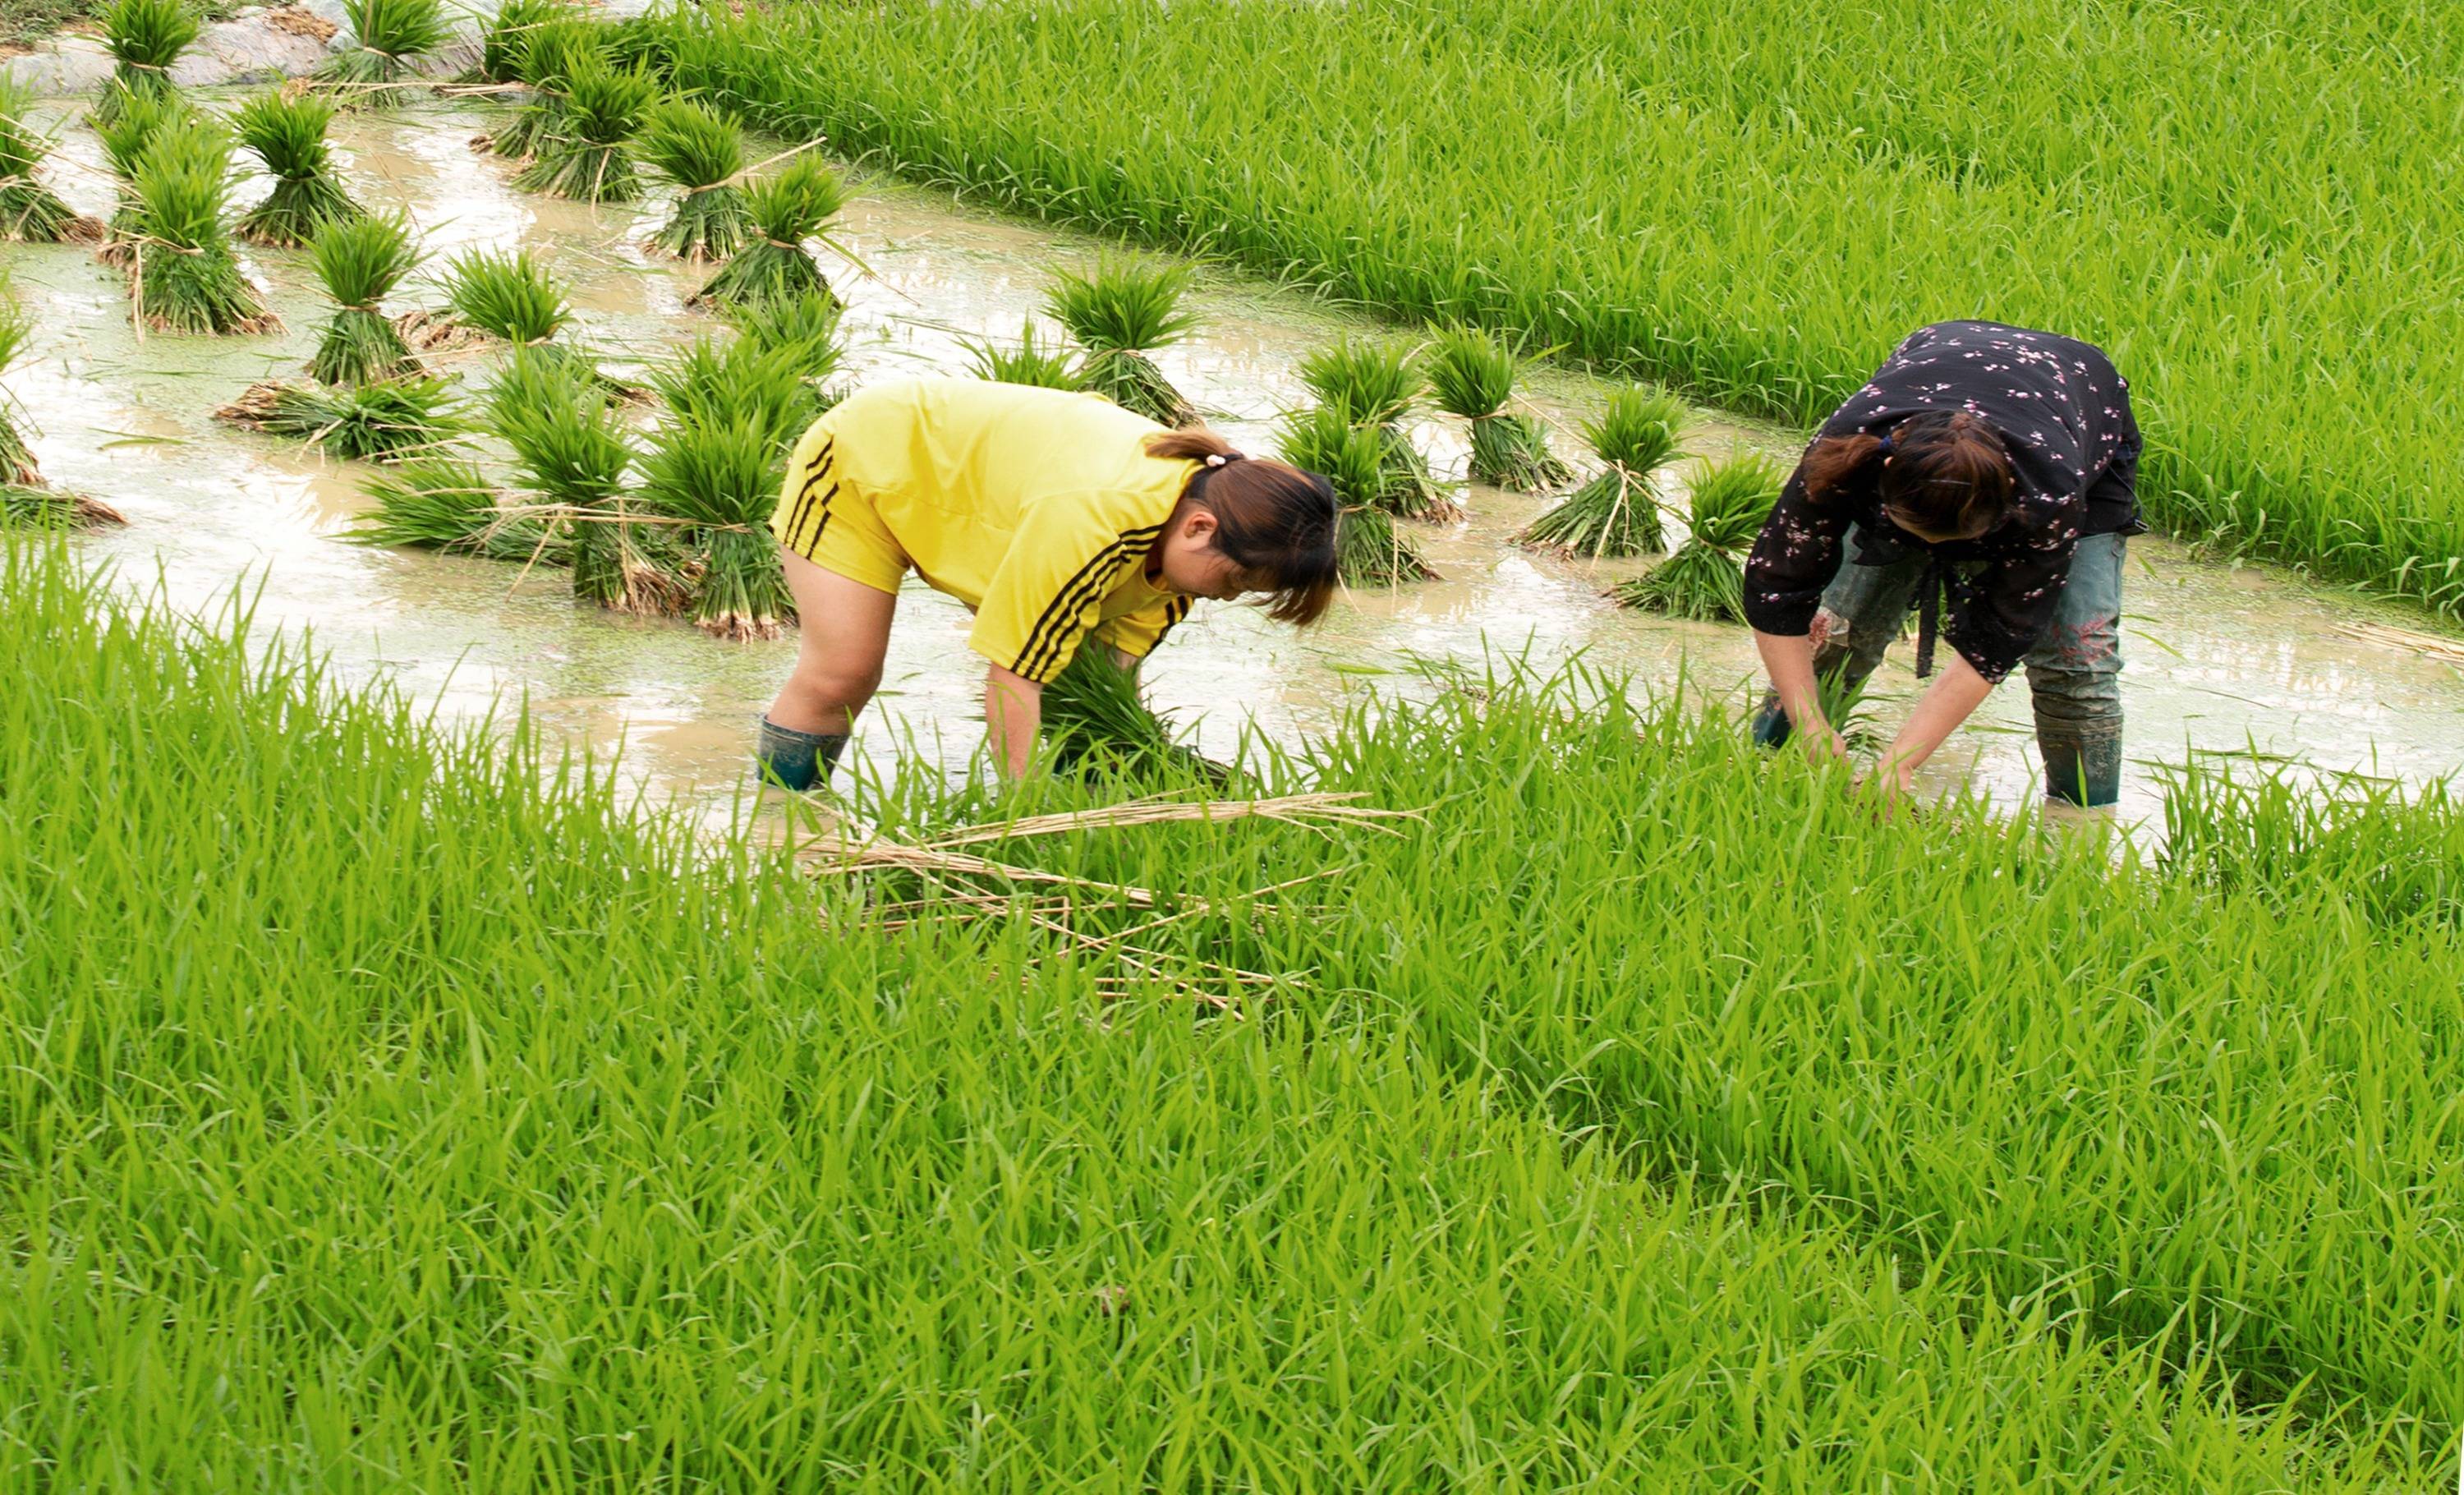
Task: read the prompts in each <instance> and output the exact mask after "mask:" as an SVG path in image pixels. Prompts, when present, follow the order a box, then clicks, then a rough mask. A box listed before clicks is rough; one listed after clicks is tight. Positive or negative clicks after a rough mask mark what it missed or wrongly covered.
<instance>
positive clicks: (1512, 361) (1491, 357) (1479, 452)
mask: <svg viewBox="0 0 2464 1495" xmlns="http://www.w3.org/2000/svg"><path fill="white" fill-rule="evenodd" d="M1519 365H1520V360H1518V359H1517V358H1516V357H1515V356H1514V354H1513V352H1512V351H1511V350H1509V349H1507V347H1506V346H1504V345H1503V344H1501V343H1500V342H1498V341H1497V340H1496V339H1494V338H1492V337H1490V336H1489V335H1488V334H1486V333H1485V332H1482V331H1480V330H1478V329H1477V328H1472V327H1450V328H1448V329H1447V330H1446V331H1444V332H1442V333H1440V334H1439V335H1438V339H1437V342H1436V344H1435V346H1434V347H1433V348H1432V350H1431V352H1430V355H1429V388H1430V391H1431V392H1432V393H1433V394H1435V395H1436V397H1437V402H1438V407H1439V408H1440V409H1442V410H1444V411H1446V412H1447V413H1449V414H1452V415H1460V416H1462V417H1463V419H1465V420H1467V421H1469V422H1471V476H1472V481H1474V482H1477V483H1492V484H1494V485H1496V486H1497V487H1499V488H1504V489H1509V490H1511V491H1513V492H1517V493H1539V492H1541V491H1543V490H1545V489H1549V488H1553V487H1555V486H1556V485H1557V484H1559V483H1562V482H1564V481H1566V480H1567V479H1568V478H1570V477H1573V475H1574V473H1573V469H1572V468H1569V467H1568V466H1566V464H1565V463H1564V462H1562V461H1560V460H1558V459H1557V457H1556V456H1554V455H1553V454H1551V452H1550V451H1549V432H1548V429H1546V428H1545V427H1543V426H1542V425H1541V424H1540V423H1539V422H1538V421H1537V420H1534V419H1533V418H1532V417H1530V416H1529V415H1526V414H1523V413H1521V412H1520V411H1512V410H1508V409H1507V408H1506V403H1507V401H1508V400H1509V399H1512V398H1513V395H1514V377H1515V375H1516V373H1517V372H1518V371H1519Z"/></svg>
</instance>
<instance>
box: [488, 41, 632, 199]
mask: <svg viewBox="0 0 2464 1495" xmlns="http://www.w3.org/2000/svg"><path fill="white" fill-rule="evenodd" d="M657 98H658V85H657V84H656V83H653V82H652V81H650V78H649V75H648V74H645V73H639V72H621V71H619V70H618V69H616V68H615V67H613V66H611V65H609V64H608V62H607V61H606V60H605V58H603V57H601V56H599V55H596V54H585V55H583V57H582V58H580V59H579V60H577V62H576V63H575V65H574V67H573V70H572V71H571V72H570V73H569V74H567V75H566V77H565V93H564V111H563V117H562V119H561V121H560V123H559V125H558V130H557V133H556V134H555V135H554V136H552V137H550V138H549V139H546V140H543V141H541V142H539V145H538V147H537V154H536V155H534V156H533V158H532V160H531V164H530V165H527V166H524V167H523V168H522V169H521V171H520V172H519V173H518V174H517V176H515V178H514V185H515V186H516V187H520V188H522V189H523V190H524V191H530V192H553V193H555V194H556V195H557V196H559V197H569V198H572V199H573V200H574V201H575V202H580V203H629V202H631V201H632V200H633V199H635V198H637V197H639V196H641V195H642V179H641V176H640V174H639V173H637V172H636V171H635V170H634V169H633V158H632V155H631V153H630V152H629V151H627V148H626V143H627V141H629V140H631V139H632V137H633V132H634V131H635V130H637V129H639V128H640V127H641V123H642V114H643V111H644V110H646V109H648V108H649V106H650V103H651V101H652V100H653V99H657Z"/></svg>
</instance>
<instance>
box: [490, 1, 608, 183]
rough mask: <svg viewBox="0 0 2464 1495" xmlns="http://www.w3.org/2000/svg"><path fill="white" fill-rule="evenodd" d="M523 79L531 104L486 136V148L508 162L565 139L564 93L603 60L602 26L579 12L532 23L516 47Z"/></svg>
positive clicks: (531, 154) (524, 105) (520, 77)
mask: <svg viewBox="0 0 2464 1495" xmlns="http://www.w3.org/2000/svg"><path fill="white" fill-rule="evenodd" d="M515 55H516V57H517V60H518V74H519V81H521V82H522V83H523V84H525V85H527V86H528V87H529V89H530V91H531V97H530V100H529V102H527V103H525V104H523V105H522V106H521V108H519V109H517V110H516V111H515V112H514V117H513V119H512V120H511V121H508V122H507V123H506V125H505V127H504V128H503V129H500V130H498V131H496V132H495V134H493V135H491V136H489V137H487V143H488V148H489V149H490V150H492V151H494V152H495V154H497V155H499V156H503V157H506V158H508V159H509V160H516V161H519V160H523V159H526V158H528V157H531V156H535V155H537V154H538V153H539V151H541V150H542V149H544V148H546V147H547V146H549V145H551V144H554V143H557V142H559V141H561V140H562V139H563V138H564V135H565V127H566V114H567V105H566V102H565V95H566V93H567V92H568V91H569V90H570V88H571V87H572V77H573V75H574V73H575V72H577V71H582V70H586V69H588V68H589V67H590V65H591V64H592V63H594V62H602V61H604V60H605V51H604V42H603V40H602V37H601V34H600V29H599V27H598V26H597V25H595V24H594V23H592V22H590V21H588V20H586V19H583V18H582V17H581V16H579V15H576V16H572V17H564V18H560V17H556V16H547V17H542V18H540V19H539V20H535V21H533V22H531V23H530V26H529V29H528V30H527V31H525V32H524V33H522V34H521V39H520V40H519V42H517V44H516V46H515Z"/></svg>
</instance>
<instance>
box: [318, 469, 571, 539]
mask: <svg viewBox="0 0 2464 1495" xmlns="http://www.w3.org/2000/svg"><path fill="white" fill-rule="evenodd" d="M365 492H366V494H367V495H368V497H369V498H370V499H372V500H374V505H375V506H374V507H373V508H371V509H369V510H368V511H367V512H366V513H364V514H363V515H361V516H360V517H358V518H357V519H355V520H354V521H353V522H352V525H351V528H350V530H349V531H348V533H347V537H346V538H348V539H350V540H351V541H352V543H354V544H360V545H386V546H393V545H407V546H414V547H417V548H421V549H427V550H445V551H451V552H453V553H455V554H457V555H468V556H478V557H481V558H483V559H485V560H489V561H523V562H529V561H542V562H544V563H546V564H549V565H563V564H564V563H565V562H566V560H567V558H566V555H565V551H566V548H567V544H568V541H567V539H566V537H565V536H564V535H563V533H562V532H561V531H559V530H556V529H554V528H552V527H550V526H549V525H548V524H547V523H546V522H545V521H543V520H541V519H539V518H538V517H534V516H531V515H524V514H516V513H508V512H507V509H508V502H507V500H508V497H509V495H507V494H506V493H505V492H504V491H503V490H502V489H500V488H498V487H496V486H495V484H493V483H491V482H489V481H488V479H487V476H486V475H485V474H484V473H481V472H480V471H479V470H478V468H476V467H475V466H473V465H472V464H471V463H469V462H466V461H462V460H460V459H459V458H454V457H421V458H419V459H417V460H415V461H410V462H405V463H404V464H403V465H402V466H400V467H397V468H389V469H387V470H386V471H385V472H383V473H378V474H377V475H376V476H374V477H373V478H371V479H370V480H369V482H368V484H367V486H366V489H365Z"/></svg>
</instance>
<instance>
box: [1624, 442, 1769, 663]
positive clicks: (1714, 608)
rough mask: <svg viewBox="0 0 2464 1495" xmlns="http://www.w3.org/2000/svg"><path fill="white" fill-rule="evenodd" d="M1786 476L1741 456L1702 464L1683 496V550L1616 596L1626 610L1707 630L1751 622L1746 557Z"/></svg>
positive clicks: (1764, 460) (1752, 456)
mask: <svg viewBox="0 0 2464 1495" xmlns="http://www.w3.org/2000/svg"><path fill="white" fill-rule="evenodd" d="M1787 479H1788V472H1787V470H1786V469H1784V468H1782V467H1781V466H1780V465H1779V464H1778V463H1776V462H1773V461H1772V460H1771V459H1770V458H1769V457H1765V456H1761V455H1758V454H1756V453H1753V452H1740V453H1738V454H1737V455H1734V456H1731V457H1729V458H1728V459H1727V461H1725V462H1708V461H1706V462H1705V463H1704V464H1703V469H1702V472H1701V473H1700V474H1699V475H1697V476H1696V478H1695V479H1694V482H1693V485H1692V486H1691V487H1690V488H1689V489H1688V490H1687V491H1686V513H1685V543H1683V544H1682V545H1680V546H1678V547H1677V553H1676V554H1675V555H1672V556H1670V557H1669V558H1668V559H1667V560H1666V561H1661V563H1660V564H1658V565H1656V566H1654V567H1652V568H1651V570H1649V571H1648V572H1646V573H1644V574H1643V575H1642V576H1640V577H1638V578H1637V579H1635V580H1634V581H1631V582H1628V583H1624V584H1623V585H1621V586H1619V587H1617V589H1616V590H1615V591H1614V592H1613V593H1612V595H1613V596H1615V597H1616V598H1617V601H1618V602H1621V603H1623V604H1625V605H1627V606H1629V607H1648V608H1650V609H1652V610H1653V611H1656V612H1664V613H1668V614H1670V615H1672V616H1674V617H1679V618H1692V619H1695V620H1697V621H1700V622H1705V623H1743V622H1745V621H1746V552H1748V551H1749V550H1751V549H1753V546H1754V537H1756V536H1757V535H1760V534H1761V533H1762V528H1763V521H1764V520H1765V519H1767V518H1769V517H1771V506H1772V505H1773V504H1775V503H1777V502H1778V501H1779V490H1780V485H1781V484H1782V483H1784V482H1786V481H1787Z"/></svg>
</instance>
